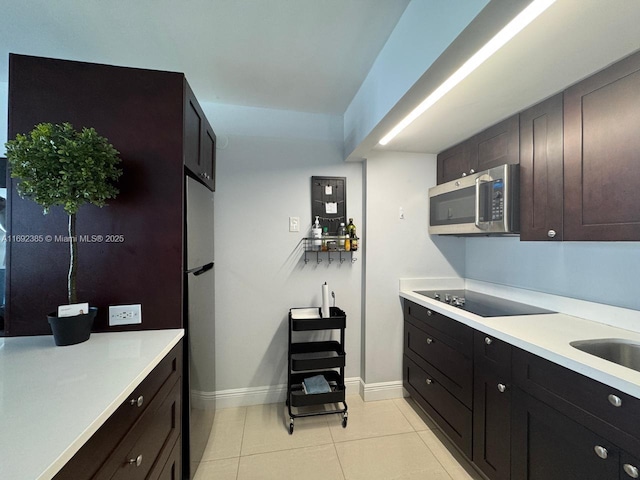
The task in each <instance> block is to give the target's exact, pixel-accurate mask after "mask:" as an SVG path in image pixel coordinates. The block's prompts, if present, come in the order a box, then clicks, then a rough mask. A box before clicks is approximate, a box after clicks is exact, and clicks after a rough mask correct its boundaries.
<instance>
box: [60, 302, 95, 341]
mask: <svg viewBox="0 0 640 480" xmlns="http://www.w3.org/2000/svg"><path fill="white" fill-rule="evenodd" d="M96 313H98V309H97V308H96V307H89V313H84V314H82V315H75V316H73V317H58V316H57V315H56V314H55V312H52V313H50V314H49V315H47V318H48V319H49V325H51V331H52V332H53V340H54V341H55V342H56V345H58V346H59V347H62V346H66V345H75V344H76V343H82V342H86V341H87V340H89V336H90V335H91V327H92V326H93V319H94V318H96Z"/></svg>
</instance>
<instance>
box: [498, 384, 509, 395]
mask: <svg viewBox="0 0 640 480" xmlns="http://www.w3.org/2000/svg"><path fill="white" fill-rule="evenodd" d="M506 390H507V386H506V385H505V384H504V383H499V384H498V391H499V392H500V393H504V392H505V391H506Z"/></svg>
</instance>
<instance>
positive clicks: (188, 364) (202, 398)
mask: <svg viewBox="0 0 640 480" xmlns="http://www.w3.org/2000/svg"><path fill="white" fill-rule="evenodd" d="M185 187H186V188H185V192H186V194H185V198H186V201H185V208H186V211H185V219H186V225H185V236H186V251H185V265H186V270H185V280H184V296H185V298H184V327H185V331H186V332H185V335H186V339H187V348H185V357H186V358H185V372H184V373H185V376H184V378H185V379H186V380H185V381H184V390H185V391H184V399H185V403H184V406H183V477H184V478H185V479H191V478H193V476H194V474H195V472H196V469H197V467H198V465H199V463H200V461H201V459H202V454H203V453H204V449H205V447H206V445H207V441H208V439H209V433H210V432H211V428H212V425H213V417H214V413H215V396H214V392H215V321H214V306H215V301H214V277H215V275H214V273H215V269H214V256H213V245H214V243H213V234H214V225H213V218H214V217H213V196H214V194H213V192H212V191H210V190H209V189H208V188H207V187H205V186H204V185H202V184H201V183H199V182H198V181H196V180H194V179H192V178H191V177H186V185H185Z"/></svg>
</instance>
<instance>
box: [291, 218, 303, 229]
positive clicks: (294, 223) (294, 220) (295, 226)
mask: <svg viewBox="0 0 640 480" xmlns="http://www.w3.org/2000/svg"><path fill="white" fill-rule="evenodd" d="M289 231H290V232H299V231H300V217H289Z"/></svg>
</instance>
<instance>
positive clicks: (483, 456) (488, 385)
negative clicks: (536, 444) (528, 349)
mask: <svg viewBox="0 0 640 480" xmlns="http://www.w3.org/2000/svg"><path fill="white" fill-rule="evenodd" d="M473 339H474V382H473V463H475V464H476V466H477V467H478V468H479V469H480V470H482V472H483V473H484V474H485V475H486V476H487V477H489V478H490V479H492V480H509V478H511V477H510V474H511V473H510V470H511V390H512V388H511V345H509V344H508V343H505V342H502V341H500V340H497V339H495V338H493V337H491V336H488V335H485V334H483V333H482V332H479V331H475V332H474V335H473Z"/></svg>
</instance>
